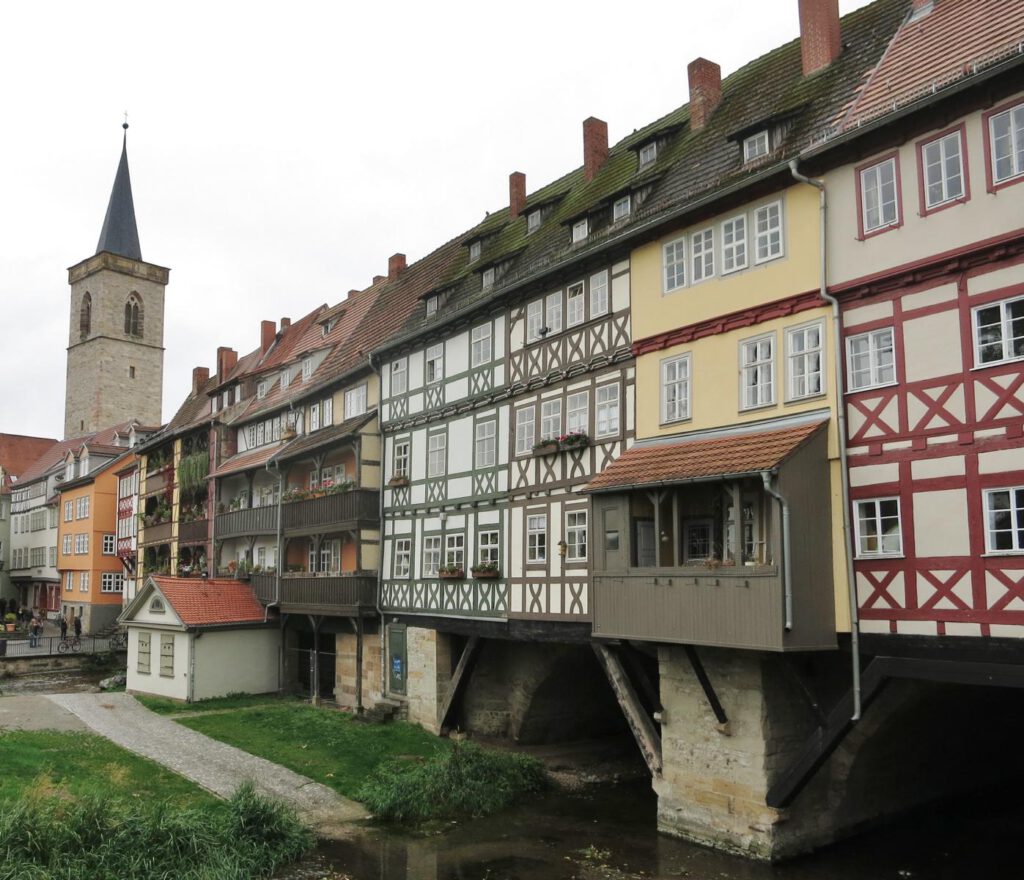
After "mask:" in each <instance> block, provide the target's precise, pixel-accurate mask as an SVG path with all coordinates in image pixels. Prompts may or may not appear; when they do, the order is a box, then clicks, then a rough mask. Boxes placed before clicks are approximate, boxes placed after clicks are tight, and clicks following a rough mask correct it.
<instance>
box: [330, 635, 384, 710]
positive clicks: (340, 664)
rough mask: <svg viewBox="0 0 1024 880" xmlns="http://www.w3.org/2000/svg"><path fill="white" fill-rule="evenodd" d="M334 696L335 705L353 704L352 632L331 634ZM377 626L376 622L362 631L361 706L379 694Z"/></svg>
mask: <svg viewBox="0 0 1024 880" xmlns="http://www.w3.org/2000/svg"><path fill="white" fill-rule="evenodd" d="M334 646H335V647H334V650H335V679H334V699H335V700H336V701H337V703H338V705H339V706H348V707H352V708H354V707H355V705H356V634H355V633H354V632H352V633H344V632H342V633H337V634H336V635H335V637H334ZM380 676H381V665H380V630H379V628H378V627H377V626H376V625H372V626H366V628H365V629H364V631H363V676H362V679H363V682H362V683H363V694H362V698H363V707H364V708H366V707H369V706H372V705H373V704H374V703H376V702H379V700H380V698H381V677H380Z"/></svg>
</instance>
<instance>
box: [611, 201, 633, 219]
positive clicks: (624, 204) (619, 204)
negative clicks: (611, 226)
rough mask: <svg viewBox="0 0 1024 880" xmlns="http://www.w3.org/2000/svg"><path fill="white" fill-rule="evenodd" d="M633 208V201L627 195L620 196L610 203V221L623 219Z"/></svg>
mask: <svg viewBox="0 0 1024 880" xmlns="http://www.w3.org/2000/svg"><path fill="white" fill-rule="evenodd" d="M632 210H633V203H632V200H631V199H630V197H629V196H622V198H618V199H616V200H615V201H614V203H613V204H612V222H617V221H619V220H623V219H625V218H626V217H628V216H629V214H630V212H631V211H632Z"/></svg>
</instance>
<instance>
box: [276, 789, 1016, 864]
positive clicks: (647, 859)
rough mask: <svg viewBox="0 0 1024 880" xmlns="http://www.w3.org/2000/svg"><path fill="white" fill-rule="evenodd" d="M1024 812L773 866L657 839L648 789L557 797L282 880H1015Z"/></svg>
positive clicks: (324, 852)
mask: <svg viewBox="0 0 1024 880" xmlns="http://www.w3.org/2000/svg"><path fill="white" fill-rule="evenodd" d="M1022 821H1024V805H1022V804H1021V803H1020V802H1019V799H1018V798H1017V797H1016V795H1015V793H1014V792H1013V791H1010V790H1007V791H1006V792H1004V793H1001V794H999V795H997V796H992V795H988V796H977V797H974V798H969V799H966V798H961V799H960V800H958V801H956V802H953V803H950V804H948V805H946V806H944V807H943V808H941V809H934V808H933V809H930V810H925V811H921V812H919V813H917V814H915V815H913V816H910V817H907V818H904V819H903V820H901V821H899V822H896V823H892V824H890V825H887V826H885V827H883V828H879V829H877V830H875V831H873V832H871V833H869V834H865V835H862V836H860V837H858V838H855V839H852V840H849V841H846V842H844V843H841V844H838V845H836V846H833V847H830V848H828V849H826V850H823V851H821V852H818V853H815V854H813V855H810V856H807V857H804V858H802V859H798V860H795V861H793V862H788V863H785V864H783V865H779V866H770V865H765V864H760V863H754V862H748V861H746V860H744V859H740V858H736V857H732V856H727V855H723V854H721V853H717V852H713V851H711V850H708V849H705V848H702V847H699V846H693V845H690V844H687V843H685V842H683V841H680V840H676V839H674V838H670V837H666V836H664V835H659V834H657V833H656V832H655V831H654V830H653V829H654V824H655V802H654V796H653V794H652V793H651V791H650V786H649V785H647V784H630V785H623V786H614V787H595V788H594V789H593V790H591V791H589V792H588V793H584V794H571V795H570V794H552V795H549V796H547V797H545V798H542V799H540V800H538V801H534V802H533V803H531V804H528V805H524V806H521V807H517V808H515V809H513V810H509V811H506V812H505V813H503V814H501V815H499V816H493V817H491V818H489V819H483V820H479V821H476V822H470V823H467V824H465V825H455V826H452V828H451V830H449V831H447V832H446V833H444V834H439V835H434V836H427V837H417V836H412V835H407V834H402V833H399V832H394V831H389V830H386V829H370V830H367V831H365V832H363V833H360V834H359V835H358V836H356V837H355V838H354V839H353V840H351V841H336V842H325V843H322V844H321V846H320V847H319V849H318V850H317V853H316V855H315V856H314V857H312V858H310V859H309V860H308V861H307V862H306V863H304V864H303V865H302V866H299V867H297V868H294V869H292V870H291V871H289V872H286V873H283V874H281V875H280V877H281V878H282V880H300V878H309V880H313V878H339V877H347V878H352V880H571V878H579V880H598V878H601V880H635V878H640V877H643V878H644V880H650V878H666V880H667V878H679V877H687V878H691V880H889V878H891V880H981V878H984V880H990V878H991V880H997V878H998V880H1015V878H1017V877H1021V876H1024V868H1022V867H1021V860H1020V855H1019V852H1018V849H1017V837H1018V835H1019V829H1020V827H1021V823H1022Z"/></svg>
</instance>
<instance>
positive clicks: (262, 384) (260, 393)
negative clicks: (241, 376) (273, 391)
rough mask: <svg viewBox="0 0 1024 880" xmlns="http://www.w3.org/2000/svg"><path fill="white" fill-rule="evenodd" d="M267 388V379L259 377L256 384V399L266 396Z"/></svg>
mask: <svg viewBox="0 0 1024 880" xmlns="http://www.w3.org/2000/svg"><path fill="white" fill-rule="evenodd" d="M267 388H268V383H267V380H266V379H261V380H260V381H259V382H258V383H257V384H256V397H257V398H258V399H260V400H262V399H263V398H264V397H266V396H267Z"/></svg>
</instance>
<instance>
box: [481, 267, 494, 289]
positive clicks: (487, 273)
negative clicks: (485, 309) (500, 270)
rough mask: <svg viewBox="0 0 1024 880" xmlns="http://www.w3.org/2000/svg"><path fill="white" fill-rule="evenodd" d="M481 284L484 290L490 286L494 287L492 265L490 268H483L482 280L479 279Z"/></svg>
mask: <svg viewBox="0 0 1024 880" xmlns="http://www.w3.org/2000/svg"><path fill="white" fill-rule="evenodd" d="M481 286H482V287H483V289H484V290H490V289H491V288H492V287H494V267H493V266H492V267H491V268H490V269H484V273H483V276H482V281H481Z"/></svg>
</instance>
